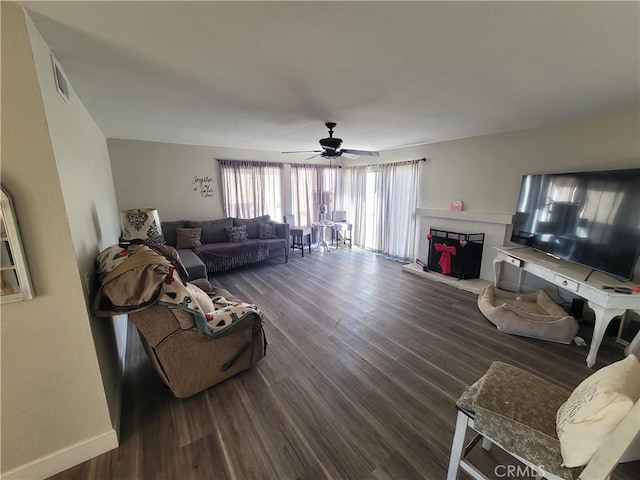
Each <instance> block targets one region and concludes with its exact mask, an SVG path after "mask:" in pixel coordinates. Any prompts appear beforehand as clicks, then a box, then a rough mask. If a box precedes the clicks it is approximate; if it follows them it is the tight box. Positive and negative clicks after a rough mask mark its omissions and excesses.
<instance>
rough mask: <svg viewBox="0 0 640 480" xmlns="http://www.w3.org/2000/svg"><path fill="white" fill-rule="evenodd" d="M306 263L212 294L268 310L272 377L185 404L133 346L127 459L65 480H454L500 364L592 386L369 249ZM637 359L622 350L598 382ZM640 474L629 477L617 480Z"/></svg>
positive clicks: (552, 351) (242, 277)
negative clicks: (471, 419) (485, 386)
mask: <svg viewBox="0 0 640 480" xmlns="http://www.w3.org/2000/svg"><path fill="white" fill-rule="evenodd" d="M296 253H297V254H296V255H293V256H291V257H290V258H289V263H288V264H283V263H281V262H279V261H268V262H265V263H263V264H259V265H254V266H251V267H248V268H243V269H237V270H234V271H231V272H228V273H225V274H219V275H216V276H215V277H212V278H211V279H210V280H211V281H212V283H214V284H217V285H219V286H221V287H225V288H227V289H229V290H231V291H232V292H234V293H235V294H237V295H238V296H239V297H241V298H242V299H244V300H247V301H250V302H254V303H256V304H258V305H259V306H260V308H261V309H262V310H263V312H264V317H265V330H266V334H267V338H268V341H269V346H268V351H267V356H266V357H265V358H264V359H263V360H262V361H261V362H259V363H258V364H257V365H256V366H255V367H254V368H252V369H250V370H248V371H246V372H244V373H241V374H240V375H238V376H236V377H234V378H231V379H229V380H227V381H226V382H223V383H221V384H219V385H216V386H214V387H212V388H210V389H208V390H207V391H205V392H202V393H200V394H198V395H195V396H193V397H191V398H188V399H182V400H181V399H176V398H174V397H173V396H172V394H171V392H170V391H169V389H168V388H167V387H166V386H165V385H164V384H163V383H162V382H161V380H160V378H159V377H158V376H157V375H156V373H155V372H154V371H153V370H152V367H151V365H150V364H149V362H148V360H147V358H146V356H145V353H144V351H143V349H142V347H141V345H140V343H139V340H138V336H137V333H135V331H134V330H131V331H130V333H131V335H130V337H129V338H130V340H129V348H128V354H127V367H126V374H125V389H124V398H123V411H122V431H121V439H120V440H121V446H120V448H118V449H117V450H114V451H112V452H109V453H106V454H104V455H101V456H99V457H97V458H94V459H92V460H90V461H87V462H85V463H83V464H81V465H78V466H76V467H74V468H71V469H69V470H67V471H65V472H62V473H60V474H58V475H56V476H55V477H53V478H55V479H56V480H67V479H138V478H141V479H142V478H145V479H190V478H194V479H195V478H199V479H227V478H229V479H250V478H256V479H294V478H300V479H321V478H334V479H346V478H367V479H420V478H425V479H444V478H445V474H446V468H447V463H448V459H449V449H450V446H451V440H452V437H453V430H454V426H455V416H456V410H455V407H454V403H455V401H456V400H457V398H458V397H459V396H460V394H461V393H462V392H463V390H464V389H465V388H466V387H467V386H468V385H470V384H471V383H473V382H474V381H475V380H476V379H478V378H479V377H480V376H481V375H482V374H483V373H484V372H485V371H486V369H487V368H488V367H489V365H490V364H491V362H493V361H494V360H501V361H504V362H509V363H511V364H514V365H516V366H519V367H522V368H524V369H526V370H529V371H532V372H535V373H537V374H539V375H541V376H543V377H544V378H546V379H548V380H550V381H552V382H554V383H557V384H559V385H562V386H564V387H567V388H568V389H572V388H574V387H575V386H576V385H577V384H578V383H579V382H580V381H581V380H583V379H584V378H585V377H587V376H588V375H589V374H590V373H592V371H593V370H591V369H589V368H587V367H586V365H585V359H586V355H587V350H588V349H587V347H578V346H576V345H560V344H555V343H549V342H543V341H537V340H532V339H526V338H522V337H515V336H509V335H505V334H502V333H500V332H498V331H497V330H496V328H495V327H494V326H493V325H491V324H490V323H489V322H488V321H487V320H486V319H485V318H484V316H483V315H482V314H481V313H480V312H479V311H478V308H477V305H476V299H477V297H476V295H474V294H472V293H468V292H465V291H462V290H459V289H456V288H453V287H450V286H447V285H444V284H441V283H437V282H434V281H432V280H428V279H424V278H420V277H417V276H414V275H411V274H408V273H405V272H402V271H401V264H399V263H397V262H392V261H389V260H385V259H383V258H382V257H380V256H376V255H374V254H371V253H368V252H364V251H361V250H356V249H353V250H350V249H340V250H337V251H336V250H332V251H331V252H330V253H326V252H313V253H311V254H310V255H306V254H305V257H304V258H300V256H299V252H296ZM591 330H592V326H589V325H583V326H582V327H581V332H580V335H582V336H583V337H584V338H585V339H586V340H587V341H589V339H590V337H591ZM622 358H623V347H622V346H621V345H619V344H617V343H615V341H614V340H613V339H612V338H610V337H607V338H605V340H604V342H603V346H602V348H601V350H600V353H599V355H598V362H597V364H596V368H600V367H602V366H603V365H606V364H608V363H611V362H613V361H616V360H619V359H622ZM540 401H541V402H544V398H541V399H540ZM492 455H495V454H494V453H493V451H492V452H491V453H490V454H487V455H486V457H487V458H481V459H480V461H481V462H484V463H485V464H486V465H485V468H488V469H489V473H490V472H491V471H492V470H491V465H492V463H491V462H493V465H495V464H496V463H497V462H500V461H502V460H499V459H498V460H496V459H492V458H490V457H491V456H492ZM497 458H501V457H497ZM639 472H640V462H634V463H632V464H625V465H621V466H619V467H618V468H617V469H616V471H615V472H614V476H613V478H617V479H631V478H638V474H639ZM461 478H464V475H461Z"/></svg>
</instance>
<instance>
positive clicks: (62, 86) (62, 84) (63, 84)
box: [51, 55, 69, 103]
mask: <svg viewBox="0 0 640 480" xmlns="http://www.w3.org/2000/svg"><path fill="white" fill-rule="evenodd" d="M51 63H52V64H53V78H54V80H55V82H56V90H58V93H59V94H60V95H61V96H62V98H64V101H65V102H67V103H69V82H68V81H67V77H65V75H64V72H63V71H62V67H61V66H60V64H59V63H58V60H56V57H54V56H53V55H51Z"/></svg>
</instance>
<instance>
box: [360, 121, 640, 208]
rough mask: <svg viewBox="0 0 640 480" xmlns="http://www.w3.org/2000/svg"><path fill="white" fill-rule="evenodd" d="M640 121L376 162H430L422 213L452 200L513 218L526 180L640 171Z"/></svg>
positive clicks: (416, 150) (543, 131)
mask: <svg viewBox="0 0 640 480" xmlns="http://www.w3.org/2000/svg"><path fill="white" fill-rule="evenodd" d="M639 120H640V114H639V112H638V111H637V110H636V111H634V112H631V113H628V114H623V115H615V116H609V117H602V118H595V119H589V120H585V121H581V122H574V123H568V124H563V125H554V126H550V127H544V128H536V129H530V130H518V131H513V132H506V133H501V134H496V135H486V136H482V137H473V138H465V139H461V140H453V141H450V142H442V143H434V144H431V145H424V146H420V147H412V148H405V149H397V150H392V151H388V152H384V153H383V155H382V156H381V157H380V158H379V159H376V160H377V161H378V162H387V161H398V160H407V159H417V158H424V157H426V158H427V159H428V160H427V162H425V163H423V164H422V169H423V170H422V184H421V191H420V201H419V206H420V207H425V208H445V209H448V208H449V204H450V203H451V201H452V200H463V201H464V209H465V210H469V211H474V212H487V213H501V214H513V213H514V212H515V207H516V202H517V199H518V192H519V191H520V180H521V178H522V175H524V174H529V173H552V172H571V171H582V170H611V169H616V168H634V167H639V166H640V133H639V132H640V121H639ZM358 161H360V162H361V163H362V158H360V159H358ZM364 163H367V160H364ZM368 163H373V162H368Z"/></svg>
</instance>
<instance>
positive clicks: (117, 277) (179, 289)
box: [94, 245, 262, 336]
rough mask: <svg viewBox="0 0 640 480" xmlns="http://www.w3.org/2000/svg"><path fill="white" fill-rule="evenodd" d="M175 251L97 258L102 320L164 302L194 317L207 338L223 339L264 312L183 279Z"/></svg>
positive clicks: (123, 251) (113, 251) (114, 251)
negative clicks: (248, 318) (230, 330)
mask: <svg viewBox="0 0 640 480" xmlns="http://www.w3.org/2000/svg"><path fill="white" fill-rule="evenodd" d="M177 258H178V256H177V252H176V251H175V250H174V249H173V248H172V247H165V246H162V248H159V247H156V246H147V245H132V246H128V247H120V246H118V245H114V246H112V247H109V248H108V249H106V250H105V251H103V252H101V253H100V255H99V256H98V264H99V267H98V270H99V272H98V273H99V276H100V278H101V281H102V284H101V286H100V289H99V290H98V293H97V295H96V299H95V302H94V311H95V313H96V314H97V315H99V316H110V315H117V314H121V313H130V312H134V311H138V310H143V309H145V308H148V307H150V306H151V305H154V304H155V303H159V304H161V305H166V306H168V307H170V308H178V309H181V310H184V311H186V312H189V313H190V314H192V315H193V318H194V321H195V324H196V326H197V327H198V329H199V330H200V331H202V332H203V333H205V334H207V335H211V336H213V335H219V334H220V333H222V332H223V331H224V330H226V329H227V328H229V327H231V326H232V325H233V324H235V323H236V322H238V321H240V320H242V319H243V318H245V317H246V316H247V315H250V314H256V315H258V316H260V317H262V312H261V311H260V310H259V309H258V307H256V306H255V305H251V304H248V303H241V302H233V301H231V300H227V299H226V298H224V297H220V296H217V297H213V298H211V297H210V296H209V295H208V294H207V293H206V292H205V291H204V290H202V289H200V288H198V287H197V286H196V285H193V284H191V283H188V282H186V281H185V280H184V274H182V275H181V272H183V268H180V267H181V265H179V263H178V260H177Z"/></svg>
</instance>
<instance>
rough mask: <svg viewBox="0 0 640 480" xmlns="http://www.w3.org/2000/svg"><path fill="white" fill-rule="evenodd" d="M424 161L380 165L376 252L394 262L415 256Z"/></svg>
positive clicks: (376, 216)
mask: <svg viewBox="0 0 640 480" xmlns="http://www.w3.org/2000/svg"><path fill="white" fill-rule="evenodd" d="M419 182H420V160H415V161H410V162H401V163H391V164H382V165H379V166H378V175H377V180H376V196H375V205H374V211H375V214H374V215H375V220H376V221H375V223H376V226H375V228H374V235H373V245H374V247H373V250H374V251H376V252H378V253H381V254H383V255H385V256H388V257H390V258H392V259H394V260H400V261H407V260H409V259H410V258H412V257H413V252H414V244H415V232H416V221H415V210H416V206H417V202H418V185H419Z"/></svg>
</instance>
